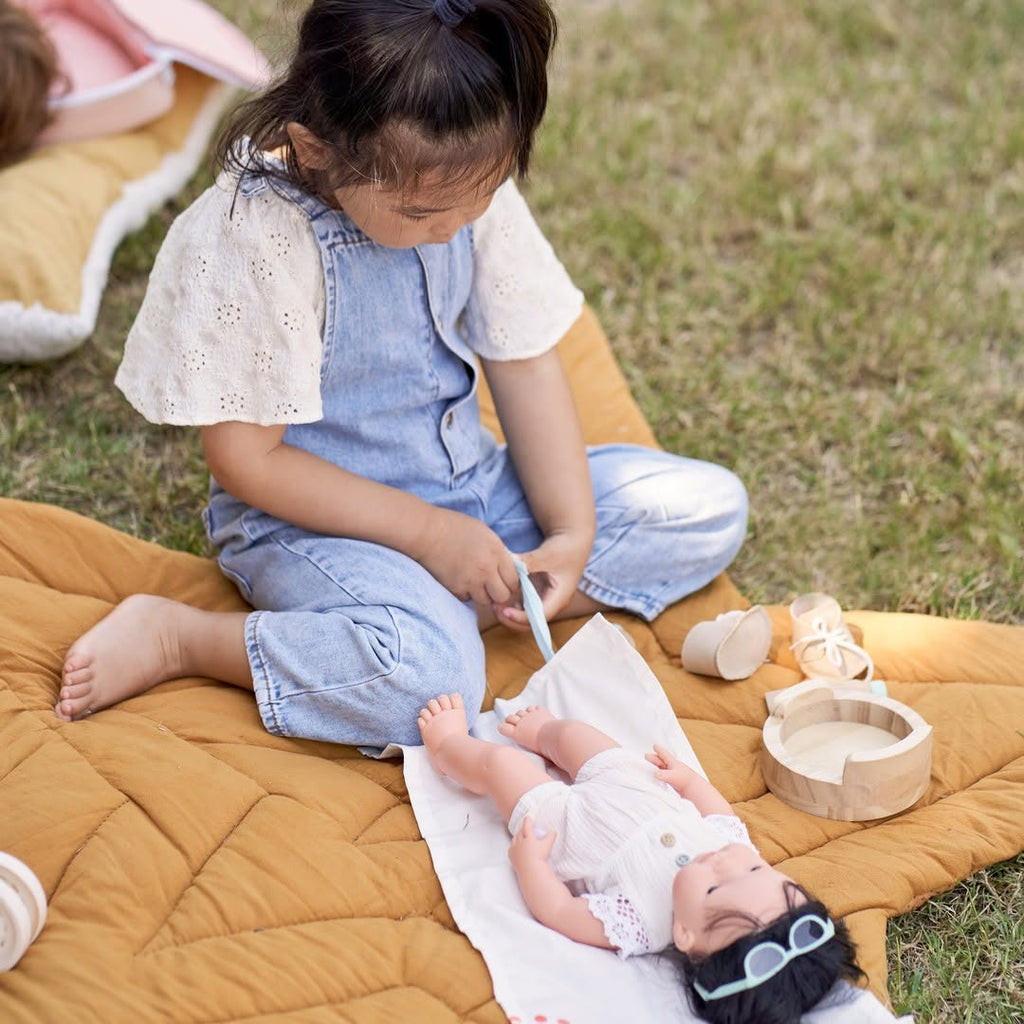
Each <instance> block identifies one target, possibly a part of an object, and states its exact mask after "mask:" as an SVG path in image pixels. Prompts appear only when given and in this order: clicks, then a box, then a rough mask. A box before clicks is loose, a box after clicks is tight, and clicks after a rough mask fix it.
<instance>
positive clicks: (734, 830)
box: [508, 747, 753, 956]
mask: <svg viewBox="0 0 1024 1024" xmlns="http://www.w3.org/2000/svg"><path fill="white" fill-rule="evenodd" d="M654 772H655V768H654V766H653V765H651V764H649V763H648V762H647V761H646V760H644V758H643V757H642V756H641V755H639V754H637V753H634V752H632V751H629V750H625V749H623V748H622V747H615V748H613V749H611V750H605V751H603V752H601V753H600V754H597V755H596V756H595V757H592V758H591V759H590V760H589V761H587V763H586V764H584V765H583V767H582V768H581V769H580V771H579V773H578V774H577V776H576V781H575V782H574V783H572V784H571V785H570V784H566V783H563V782H558V781H555V780H552V781H551V782H550V783H544V784H543V785H540V786H537V787H535V788H534V789H532V790H530V791H529V792H528V793H526V794H524V795H523V796H522V798H521V799H520V800H519V802H518V803H517V804H516V806H515V808H514V809H513V811H512V815H511V817H510V819H509V824H508V828H509V832H510V833H511V834H512V835H515V834H516V833H517V832H518V831H519V830H520V829H521V828H522V824H523V819H524V818H525V817H526V816H527V815H529V816H530V817H531V818H533V823H534V828H536V829H537V830H538V831H542V832H549V831H551V830H552V829H554V830H555V832H557V837H556V839H555V843H554V846H553V847H552V850H551V856H550V864H551V866H552V868H553V869H554V871H555V873H556V874H557V875H558V877H559V878H560V879H561V880H562V881H564V882H565V883H566V884H568V885H569V887H570V888H571V889H572V890H573V891H574V892H576V893H578V894H585V895H586V896H587V901H588V903H589V906H590V911H591V913H592V914H593V915H594V916H595V917H596V918H597V919H598V920H599V921H600V922H601V923H602V925H603V926H604V931H605V935H606V936H607V938H608V941H609V942H611V943H612V945H614V946H615V947H616V949H617V950H618V951H619V955H620V956H636V955H639V954H642V953H651V952H656V951H658V950H661V949H665V948H666V947H667V946H669V945H670V944H671V942H672V880H673V879H674V877H675V875H676V872H677V871H679V870H680V869H681V868H685V867H686V865H687V864H689V863H690V861H691V860H692V859H693V858H694V857H697V856H699V855H700V854H702V853H708V852H710V851H712V850H718V849H721V848H722V847H723V846H728V845H729V844H730V843H745V844H746V845H748V846H751V847H752V848H753V844H752V843H751V841H750V836H749V835H748V834H747V829H746V826H745V825H744V824H743V822H742V821H740V819H739V818H737V817H736V816H735V815H726V814H710V815H707V816H706V817H705V816H703V815H701V813H700V812H699V811H698V810H697V808H696V807H695V806H694V805H693V803H692V802H691V801H689V800H686V799H684V798H683V797H681V796H680V795H679V794H678V793H677V792H676V791H675V790H674V789H673V788H672V787H671V786H669V785H668V784H667V783H665V782H662V781H661V780H660V779H658V778H656V777H655V774H654Z"/></svg>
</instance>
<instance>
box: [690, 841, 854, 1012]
mask: <svg viewBox="0 0 1024 1024" xmlns="http://www.w3.org/2000/svg"><path fill="white" fill-rule="evenodd" d="M672 909H673V933H672V935H673V940H674V942H675V948H676V950H677V951H678V954H679V955H678V957H674V959H677V961H678V963H679V967H680V971H681V973H682V975H683V979H684V982H685V984H686V987H687V990H688V995H689V998H690V1002H691V1004H692V1006H693V1009H694V1011H695V1012H696V1013H698V1014H699V1015H700V1016H701V1017H703V1018H704V1019H705V1020H708V1021H714V1022H720V1024H742V1022H753V1021H757V1022H758V1024H796V1022H798V1021H799V1020H800V1018H801V1016H802V1014H803V1013H804V1012H806V1011H807V1010H809V1009H810V1008H811V1007H812V1006H814V1005H815V1004H817V1003H818V1002H819V1001H820V1000H821V999H822V998H823V997H824V996H825V995H826V994H827V993H828V992H829V991H830V990H831V989H832V987H833V986H834V985H835V983H836V981H837V980H839V979H840V978H843V979H846V980H848V981H856V980H857V979H858V978H859V977H860V975H861V972H860V969H859V968H858V967H857V965H856V961H855V950H854V947H853V944H852V943H851V942H850V939H849V936H848V934H847V932H846V928H845V926H844V925H843V924H842V922H834V921H833V920H832V919H831V917H830V916H829V913H828V910H827V909H826V908H825V906H824V905H823V904H821V903H820V902H818V901H816V900H814V899H812V898H811V897H809V896H808V894H807V893H806V892H805V891H804V890H803V889H801V888H800V886H798V885H797V884H796V882H794V881H793V880H792V879H791V878H789V877H788V876H787V875H784V874H783V873H782V872H781V871H777V870H776V869H775V868H773V867H772V866H771V865H770V864H768V863H767V862H766V861H765V860H764V859H763V858H762V857H761V856H760V855H759V854H758V853H757V852H756V851H755V850H754V849H752V848H751V847H749V846H747V845H745V844H741V843H734V844H731V845H729V846H725V847H722V848H721V849H719V850H715V851H713V852H711V853H707V854H702V855H701V856H699V857H697V858H695V859H694V860H693V861H692V862H691V863H690V864H689V865H688V866H686V867H683V868H680V870H679V871H678V872H677V873H676V876H675V882H674V884H673V889H672Z"/></svg>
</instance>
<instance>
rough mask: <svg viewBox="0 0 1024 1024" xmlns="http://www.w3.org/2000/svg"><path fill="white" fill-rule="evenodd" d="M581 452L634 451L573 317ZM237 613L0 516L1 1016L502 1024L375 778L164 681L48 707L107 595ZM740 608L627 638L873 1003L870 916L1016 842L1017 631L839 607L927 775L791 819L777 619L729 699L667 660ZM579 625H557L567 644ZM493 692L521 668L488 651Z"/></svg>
mask: <svg viewBox="0 0 1024 1024" xmlns="http://www.w3.org/2000/svg"><path fill="white" fill-rule="evenodd" d="M564 356H565V358H566V361H567V364H568V365H569V367H570V371H571V374H572V376H573V379H574V383H575V385H576V386H577V387H578V388H579V390H580V393H581V395H584V396H586V398H587V401H586V402H585V404H584V420H585V427H586V429H587V431H588V435H589V436H590V437H592V438H595V439H608V438H615V439H617V440H639V441H641V442H643V441H648V442H649V441H650V440H651V438H650V434H649V431H648V430H647V428H646V425H645V424H644V423H643V421H642V419H641V418H640V417H639V413H638V412H637V411H636V408H635V406H633V405H632V402H631V400H630V399H629V396H628V392H627V391H626V389H625V384H624V383H623V382H622V379H621V377H620V376H619V375H618V373H617V371H616V370H615V368H614V364H613V363H612V362H611V359H610V356H609V355H608V353H607V350H606V349H605V347H604V345H603V341H602V339H601V336H600V333H599V331H598V329H597V328H596V325H595V324H594V322H593V321H592V319H590V318H589V317H587V318H585V319H584V320H583V322H582V323H581V325H580V326H579V328H578V329H577V330H576V331H575V332H574V334H573V335H572V336H571V337H570V339H569V341H568V342H567V343H566V345H565V348H564ZM136 591H147V592H151V593H163V594H168V595H172V596H176V597H179V598H182V599H184V600H188V601H192V602H194V603H197V604H199V605H202V606H204V607H210V608H239V607H242V606H241V605H240V603H239V599H238V597H237V595H236V594H235V593H234V591H233V590H232V588H231V587H230V585H229V584H228V583H227V582H226V581H225V580H224V579H223V578H222V577H221V575H220V573H219V572H218V570H217V568H216V566H215V565H214V564H213V563H212V562H210V561H207V560H204V559H199V558H194V557H193V556H189V555H184V554H180V553H173V552H169V551H165V550H163V549H161V548H158V547H156V546H154V545H151V544H146V543H144V542H142V541H138V540H134V539H132V538H130V537H127V536H125V535H123V534H120V533H116V532H114V531H112V530H109V529H108V528H106V527H104V526H101V525H100V524H97V523H95V522H92V521H90V520H87V519H83V518H81V517H78V516H74V515H72V514H70V513H67V512H64V511H62V510H59V509H55V508H52V507H48V506H41V505H31V504H26V503H20V502H12V501H3V500H0V849H4V850H7V851H9V852H10V853H12V854H14V855H15V856H17V857H19V858H21V859H22V860H24V861H25V862H26V863H28V864H29V865H30V866H31V867H32V868H33V870H34V871H35V872H36V874H37V875H38V876H39V878H40V880H41V881H42V883H43V887H44V888H45V890H46V892H47V895H48V898H49V900H50V915H49V919H48V921H47V925H46V928H45V929H44V931H43V933H42V934H41V935H40V937H39V938H38V940H37V941H36V943H35V944H34V945H33V946H32V947H31V948H30V949H29V951H28V953H27V954H26V955H25V957H24V958H23V959H22V961H21V963H20V964H19V965H18V967H17V968H16V969H15V970H13V971H11V972H8V973H7V974H4V975H0V1018H2V1019H3V1020H5V1021H25V1022H29V1021H31V1022H37V1021H42V1020H46V1021H51V1020H53V1021H56V1020H75V1021H85V1020H102V1021H122V1020H132V1021H143V1022H144V1021H158V1020H159V1021H166V1020H173V1021H183V1022H198V1021H242V1020H254V1019H266V1018H272V1017H275V1016H280V1015H289V1016H290V1017H291V1018H292V1019H302V1020H309V1021H317V1020H324V1021H328V1020H330V1021H339V1020H340V1021H354V1022H360V1024H362V1022H367V1024H369V1022H377V1021H417V1022H434V1021H437V1022H448V1021H458V1020H468V1021H474V1022H480V1024H489V1022H498V1021H501V1020H503V1019H504V1017H503V1015H502V1013H501V1011H500V1008H499V1007H498V1006H497V1004H496V1003H495V1001H494V999H493V996H492V993H491V987H490V980H489V977H488V974H487V970H486V968H485V966H484V964H483V961H482V960H481V958H480V956H479V955H478V954H477V953H476V951H475V950H473V949H472V948H471V947H470V945H469V943H468V942H467V941H466V939H465V938H464V937H463V936H462V935H461V934H459V933H458V931H457V930H456V929H455V927H454V923H453V921H452V918H451V915H450V913H449V911H448V908H447V906H446V905H445V903H444V900H443V897H442V894H441V889H440V886H439V884H438V882H437V879H436V877H435V876H434V873H433V870H432V868H431V864H430V858H429V855H428V852H427V849H426V846H425V844H424V843H423V842H422V841H421V840H420V838H419V834H418V832H417V829H416V824H415V820H414V818H413V815H412V812H411V808H410V807H409V804H408V798H407V794H406V791H405V787H404V782H403V779H402V773H401V768H400V766H399V765H397V764H396V763H388V762H374V761H369V760H366V759H364V758H362V757H361V756H360V755H359V754H357V753H356V752H354V751H353V750H351V749H349V748H344V747H338V746H332V745H329V744H316V743H307V742H296V741H290V740H284V739H280V738H277V737H274V736H270V735H269V734H267V733H266V732H265V731H264V729H263V728H262V725H261V724H260V721H259V718H258V716H257V714H256V711H255V707H254V705H253V702H252V700H251V697H250V696H249V695H247V694H246V693H244V692H241V691H237V690H233V689H232V688H230V687H227V686H222V685H219V684H213V683H210V682H207V681H203V680H197V679H187V680H179V681H176V682H172V683H167V684H164V685H162V686H159V687H156V688H155V689H153V690H152V691H150V692H149V693H147V694H144V695H142V696H140V697H137V698H135V699H133V700H131V701H129V702H126V703H125V704H123V705H121V706H119V707H116V708H112V709H109V710H107V711H104V712H102V713H100V714H97V715H95V716H93V717H92V718H90V719H88V720H86V721H83V722H80V723H73V724H65V723H63V722H60V721H59V720H58V719H57V718H56V717H55V716H54V715H53V713H52V705H53V703H54V700H55V697H56V693H57V689H58V680H59V672H60V664H61V660H62V656H63V653H64V651H65V650H66V649H67V646H68V645H69V643H70V642H71V641H72V640H73V639H74V638H75V637H76V636H77V635H79V634H80V633H81V632H82V631H83V630H84V629H86V628H88V627H89V626H90V625H91V624H92V623H93V622H95V621H96V620H97V619H98V618H100V617H101V616H102V615H103V614H105V613H106V611H108V610H109V608H110V607H111V606H112V604H113V603H114V602H116V601H117V600H118V599H119V598H120V597H121V596H122V595H125V594H128V593H132V592H136ZM745 604H746V602H745V601H744V600H743V598H742V596H741V595H740V594H739V593H738V592H737V591H736V590H735V588H734V587H733V586H732V585H731V584H730V583H729V581H728V580H727V579H725V578H721V579H719V580H718V581H716V582H715V583H714V584H713V585H712V586H710V587H708V588H706V589H705V590H704V591H702V592H701V593H700V594H697V595H694V596H693V597H692V598H690V599H688V600H687V601H685V602H683V603H681V604H680V605H677V606H676V607H674V608H672V609H670V610H669V611H668V612H667V613H666V614H665V615H663V616H662V617H661V618H660V619H659V620H657V621H656V622H655V623H653V624H652V625H651V626H646V625H644V624H642V623H640V622H638V621H635V620H633V619H631V618H629V617H625V616H622V617H615V616H613V619H615V620H616V621H619V622H620V623H622V624H623V625H624V626H626V628H627V629H628V630H629V631H630V633H631V635H632V636H633V638H634V640H635V641H636V643H637V646H638V648H639V650H640V652H641V653H642V654H643V655H644V657H645V658H646V659H647V661H648V662H649V663H650V664H651V666H652V668H653V670H654V672H655V674H656V675H657V676H658V678H659V679H660V680H661V682H662V684H663V685H664V686H665V689H666V692H667V693H668V696H669V699H670V701H671V702H672V705H673V707H674V708H675V710H676V713H677V714H678V715H680V716H681V717H680V721H681V723H682V725H683V727H684V729H685V730H686V732H687V735H688V736H689V737H690V740H691V742H692V743H693V745H694V748H695V750H696V752H697V755H698V757H699V758H700V759H701V761H702V763H703V764H704V766H705V768H706V770H707V771H708V773H709V775H710V777H711V778H712V780H713V781H714V782H715V783H716V784H717V785H719V786H720V788H722V790H723V791H724V792H725V794H726V796H727V797H728V798H729V799H731V800H733V801H735V802H737V803H738V808H739V813H740V814H741V815H742V816H743V818H744V819H745V820H746V821H747V823H748V825H749V827H750V831H751V834H752V836H753V838H754V840H755V842H756V843H758V845H759V846H760V847H761V848H762V850H764V852H765V854H766V856H767V857H768V858H769V859H770V860H772V861H778V862H782V863H784V866H785V869H786V870H788V871H790V872H792V873H793V874H794V875H795V876H796V877H797V878H798V879H799V880H800V881H802V882H803V883H804V884H806V885H807V886H808V887H810V888H812V889H813V890H816V891H817V892H818V893H820V894H821V895H822V896H823V897H824V898H825V900H826V901H827V902H829V903H831V904H832V906H833V908H834V909H835V910H836V911H837V912H838V913H845V914H848V915H849V921H850V923H851V926H852V928H853V931H854V935H855V937H856V938H857V939H858V940H859V942H860V943H861V946H862V962H863V965H864V966H865V968H866V969H867V970H868V971H869V974H870V976H871V981H872V987H873V988H874V989H875V990H876V991H877V992H879V993H884V986H885V963H884V946H883V943H884V924H885V919H886V917H887V916H889V915H891V914H894V913H899V912H901V911H904V910H907V909H909V908H911V907H913V906H915V905H917V904H918V903H920V902H922V901H923V900H924V899H926V898H927V897H929V896H930V895H932V894H934V893H936V892H939V891H942V890H944V889H947V888H949V887H950V886H951V885H952V884H954V883H955V882H956V881H957V880H959V879H960V878H962V877H964V876H966V875H968V874H970V873H971V872H973V871H975V870H977V869H979V868H980V867H982V866H984V865H987V864H990V863H993V862H995V861H997V860H1000V859H1003V858H1006V857H1010V856H1013V855H1014V854H1016V853H1017V852H1019V851H1020V849H1021V845H1022V833H1021V827H1020V823H1021V821H1024V733H1022V732H1021V730H1020V723H1021V722H1024V686H1022V685H1021V681H1020V677H1019V674H1018V666H1019V665H1020V664H1021V661H1022V655H1024V630H1022V629H1020V628H1015V627H1008V626H994V625H989V624H985V623H968V622H950V621H944V620H939V619H929V618H925V617H920V616H907V615H882V614H877V613H868V612H864V613H846V618H847V621H848V622H850V624H851V625H853V626H854V627H859V628H860V629H861V630H862V631H863V634H864V642H865V646H867V647H868V649H869V650H870V651H871V653H872V655H873V656H874V658H875V660H876V663H877V665H878V674H879V675H880V676H881V677H883V678H885V679H887V680H889V685H890V691H891V693H892V695H893V696H894V697H895V698H896V699H897V700H900V701H903V702H905V703H907V704H909V705H911V706H913V707H915V708H916V709H917V710H918V711H919V712H920V713H921V714H922V715H924V717H925V718H926V719H927V720H928V721H929V722H930V723H931V724H932V725H933V726H934V729H935V763H934V769H933V777H932V782H931V786H930V788H929V790H928V793H927V794H926V796H925V797H924V799H923V800H922V801H921V802H920V803H919V804H918V805H917V806H915V807H914V808H912V809H911V810H910V811H908V812H907V813H905V814H904V815H901V816H899V817H897V818H895V819H891V820H888V821H884V822H880V823H850V822H832V821H827V820H824V819H820V818H813V817H810V816H807V815H803V814H800V813H799V812H796V811H793V810H792V809H790V808H788V807H786V806H785V805H784V804H782V803H781V802H780V801H778V800H777V799H776V798H775V797H774V796H772V795H770V794H768V793H767V792H766V790H765V786H764V783H763V780H762V779H761V776H760V772H759V769H758V761H757V758H758V752H759V750H760V742H761V739H760V737H761V732H760V730H761V725H762V724H763V721H764V716H765V710H764V702H763V694H764V692H765V691H766V690H769V689H775V688H778V687H781V686H786V685H788V684H790V683H793V682H796V681H797V680H798V678H799V673H798V671H797V669H796V666H795V663H794V662H793V661H792V658H791V655H790V653H789V651H788V649H787V644H788V641H789V622H788V615H787V611H786V609H785V608H773V609H771V610H770V612H771V615H772V618H773V624H774V633H775V636H774V639H773V647H772V652H771V662H770V663H769V664H766V665H765V666H764V667H763V668H762V669H760V670H758V672H757V673H756V674H755V675H754V676H753V677H752V678H751V679H749V680H744V681H739V682H736V683H723V682H718V681H709V680H705V679H701V678H699V677H696V676H691V675H689V674H687V673H685V672H683V670H682V669H681V668H680V666H679V656H678V655H679V649H680V646H681V644H682V640H683V637H684V636H685V634H686V631H687V630H688V629H689V628H690V627H691V626H692V625H693V624H694V623H696V622H698V621H701V620H704V619H708V618H712V617H714V615H716V614H718V613H719V612H721V611H724V610H726V609H728V608H731V607H743V606H744V605H745ZM578 625H579V624H578V623H561V624H557V625H556V626H555V627H554V628H553V634H554V639H555V643H556V644H561V643H564V642H565V640H566V639H567V638H568V636H569V635H571V633H572V632H573V630H574V629H575V628H577V626H578ZM487 640H488V648H489V659H490V665H491V677H490V685H491V689H492V693H493V695H501V696H512V695H514V694H515V693H517V692H518V691H519V690H520V689H521V688H522V686H523V684H524V683H525V681H526V679H527V677H528V676H529V674H530V672H532V671H533V670H534V669H536V668H538V667H539V666H540V655H539V653H538V652H537V651H536V649H535V648H534V647H533V645H532V644H531V642H530V641H529V640H528V638H526V637H522V636H517V635H513V634H511V633H503V632H497V631H493V632H492V633H491V634H489V636H488V638H487Z"/></svg>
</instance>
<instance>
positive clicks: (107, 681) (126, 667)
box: [54, 594, 252, 722]
mask: <svg viewBox="0 0 1024 1024" xmlns="http://www.w3.org/2000/svg"><path fill="white" fill-rule="evenodd" d="M245 619H246V613H245V612H210V611H204V610H203V609H200V608H193V607H192V606H191V605H187V604H182V603H181V602H179V601H171V600H169V599H168V598H164V597H154V596H152V595H150V594H134V595H133V596H132V597H129V598H126V599H125V600H124V601H122V602H121V603H120V604H119V605H118V606H117V607H116V608H115V609H114V610H113V611H112V612H111V613H110V614H109V615H108V616H107V617H106V618H105V619H101V620H100V621H99V622H98V623H97V624H96V625H95V626H93V627H92V629H90V630H89V631H88V632H87V633H84V634H83V635H82V636H81V637H79V638H78V639H77V640H76V641H75V642H74V643H73V644H72V645H71V647H70V648H69V649H68V653H67V655H66V656H65V658H64V669H63V672H62V673H61V688H60V699H59V700H58V701H57V704H56V706H55V707H54V711H55V713H56V715H57V717H58V718H62V719H64V721H66V722H71V721H74V720H75V719H77V718H84V717H86V716H87V715H90V714H92V713H93V712H94V711H100V710H101V709H102V708H105V707H109V706H110V705H111V704H116V703H117V702H118V701H122V700H126V699H127V698H128V697H134V696H135V695H136V694H139V693H142V692H144V691H145V690H148V689H149V688H150V687H151V686H155V685H156V684H157V683H162V682H164V681H166V680H168V679H178V678H180V677H182V676H207V677H209V678H211V679H219V680H221V681H222V682H225V683H231V684H232V685H234V686H240V687H242V688H244V689H248V690H251V689H252V672H251V670H250V668H249V658H248V656H247V654H246V650H245Z"/></svg>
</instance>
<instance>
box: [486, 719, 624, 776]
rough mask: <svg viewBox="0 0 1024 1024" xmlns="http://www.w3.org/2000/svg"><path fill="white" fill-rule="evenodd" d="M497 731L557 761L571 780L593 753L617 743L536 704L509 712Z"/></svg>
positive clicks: (597, 730) (596, 730) (596, 731)
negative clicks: (557, 716)
mask: <svg viewBox="0 0 1024 1024" xmlns="http://www.w3.org/2000/svg"><path fill="white" fill-rule="evenodd" d="M498 731H499V732H500V733H501V734H502V735H503V736H508V737H509V738H510V739H514V740H515V741H516V743H518V744H519V746H521V747H524V748H525V749H526V750H532V751H533V752H534V753H535V754H540V756H541V757H545V758H547V759H548V760H549V761H551V762H552V763H553V764H556V765H558V767H559V768H561V769H562V771H564V772H565V773H566V774H567V775H569V776H570V778H572V779H574V780H575V778H576V775H577V773H578V772H579V770H580V768H582V767H583V765H585V764H586V763H587V761H589V760H590V759H591V758H592V757H593V756H594V755H595V754H600V753H601V751H603V750H611V749H612V748H613V747H617V746H619V744H618V743H616V742H615V740H613V739H612V738H611V736H608V735H606V734H605V733H603V732H601V730H600V729H595V728H594V727H593V726H592V725H587V724H586V723H585V722H578V721H576V720H575V719H573V718H556V717H555V716H554V715H553V714H551V712H550V711H548V709H547V708H543V707H540V706H539V705H537V704H534V705H531V706H530V707H528V708H524V709H523V710H522V711H517V712H515V713H514V714H511V715H509V716H508V718H506V719H505V721H504V722H502V724H501V725H499V726H498Z"/></svg>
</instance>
